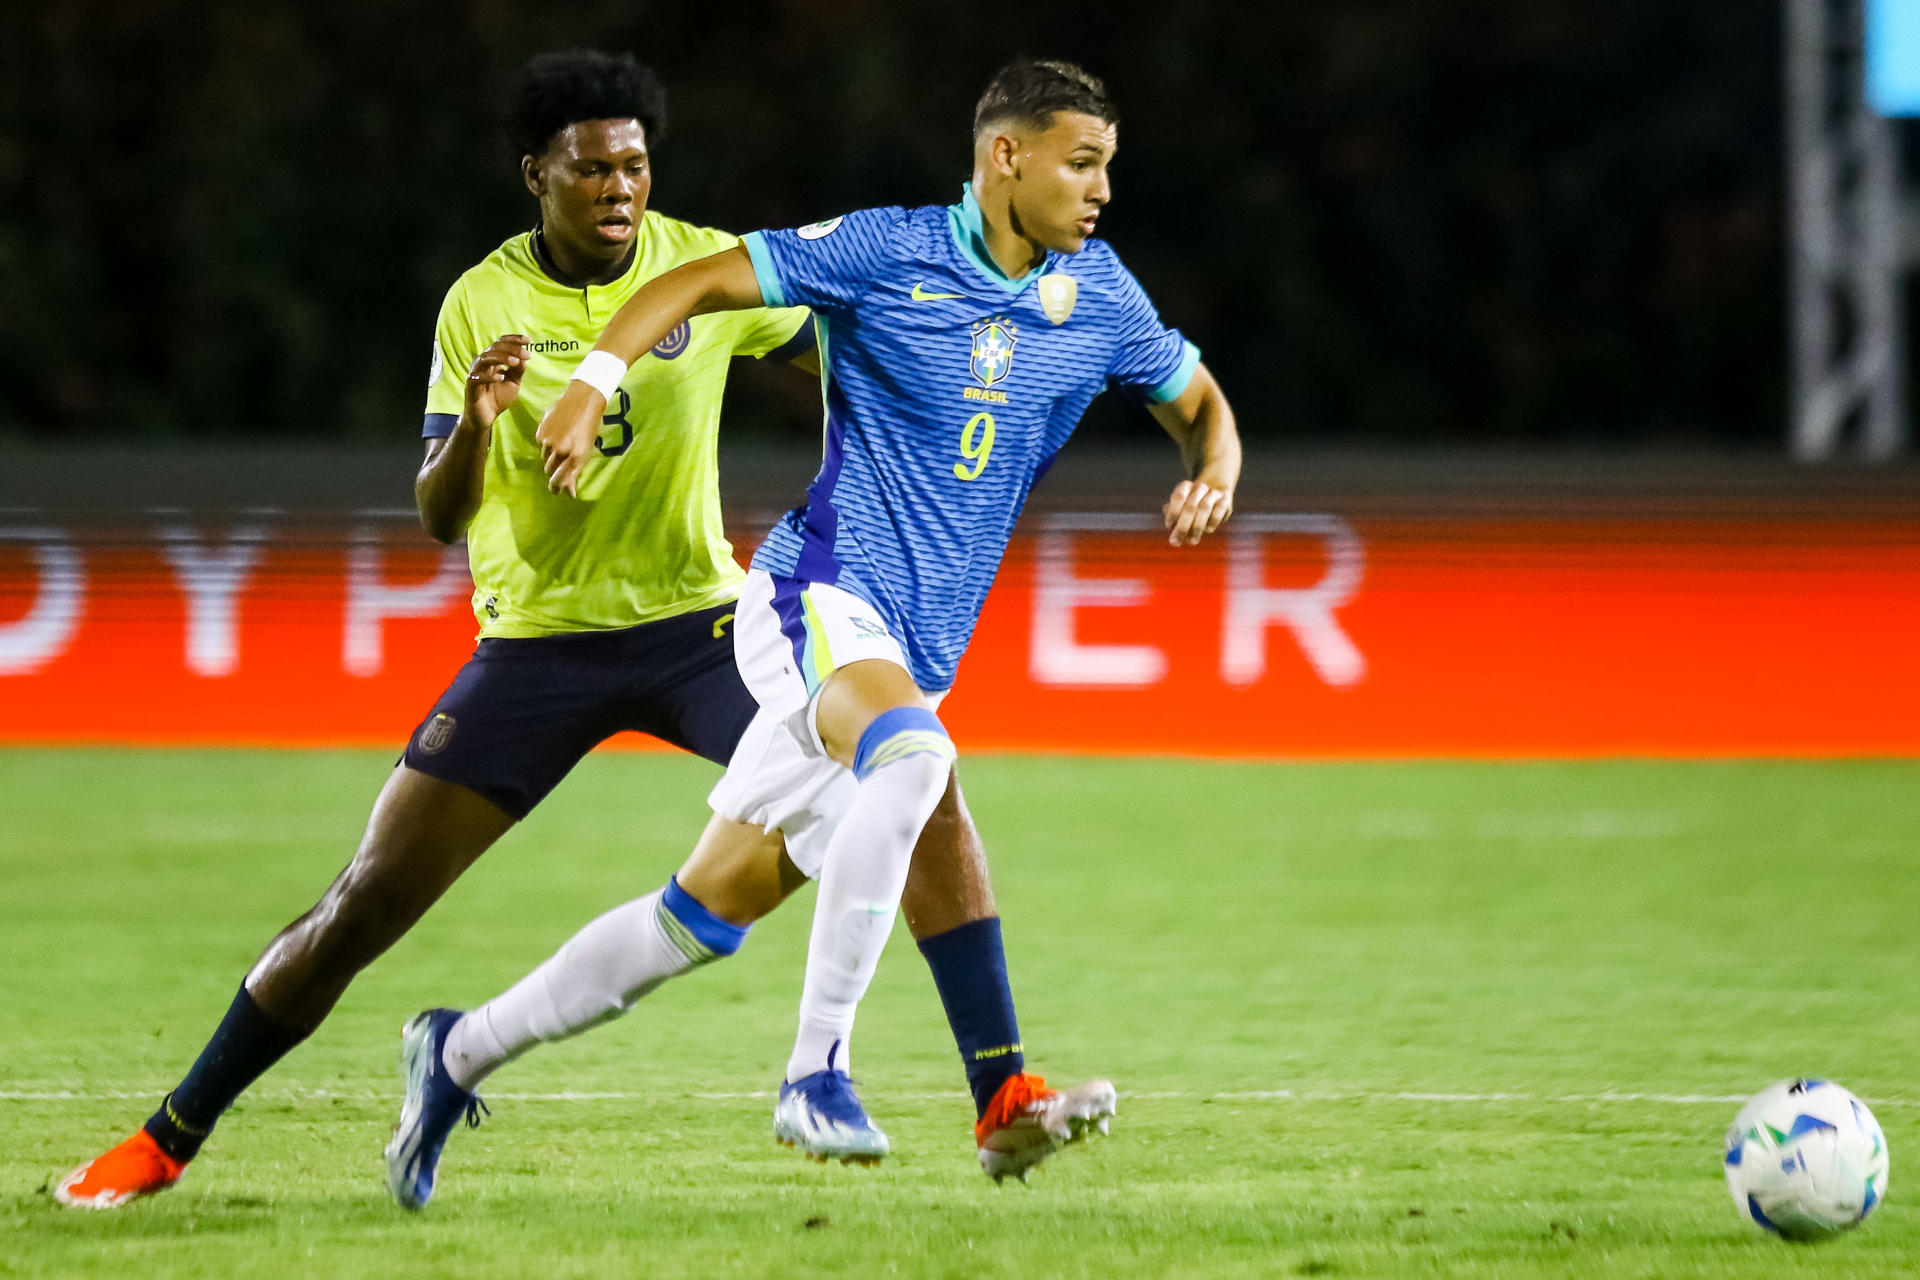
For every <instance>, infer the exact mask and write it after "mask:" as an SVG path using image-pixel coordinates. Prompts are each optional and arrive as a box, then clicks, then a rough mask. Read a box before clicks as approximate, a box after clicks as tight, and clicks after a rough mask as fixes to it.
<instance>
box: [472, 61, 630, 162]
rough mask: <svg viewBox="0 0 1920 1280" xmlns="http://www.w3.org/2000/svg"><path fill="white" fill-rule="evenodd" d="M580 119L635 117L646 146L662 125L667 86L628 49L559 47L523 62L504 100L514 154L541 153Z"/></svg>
mask: <svg viewBox="0 0 1920 1280" xmlns="http://www.w3.org/2000/svg"><path fill="white" fill-rule="evenodd" d="M582 120H638V121H639V122H640V127H641V128H643V129H645V130H646V131H647V145H648V146H649V147H653V146H657V145H658V144H659V142H660V139H661V137H662V135H663V134H665V132H666V128H667V91H666V89H665V88H664V87H663V86H662V85H661V83H660V77H659V76H657V75H655V74H654V73H653V70H652V68H650V67H647V66H644V65H642V64H641V63H639V62H638V61H636V60H635V59H634V56H633V55H632V54H630V53H602V52H600V51H599V50H597V49H564V50H561V51H559V52H557V53H543V54H541V55H540V56H539V57H537V58H535V59H533V60H532V61H531V62H529V63H527V65H526V67H525V69H524V70H522V71H521V72H520V78H519V79H518V80H517V81H515V82H514V86H513V92H512V94H511V95H510V96H509V97H508V99H507V114H506V120H505V122H504V123H505V125H506V130H507V141H508V142H509V143H511V144H512V145H513V147H514V154H515V155H517V156H537V155H543V154H545V152H546V150H547V146H548V144H549V143H551V142H552V141H553V135H554V134H556V133H558V132H560V131H561V130H562V129H564V128H566V127H567V126H568V125H570V124H578V123H580V122H581V121H582Z"/></svg>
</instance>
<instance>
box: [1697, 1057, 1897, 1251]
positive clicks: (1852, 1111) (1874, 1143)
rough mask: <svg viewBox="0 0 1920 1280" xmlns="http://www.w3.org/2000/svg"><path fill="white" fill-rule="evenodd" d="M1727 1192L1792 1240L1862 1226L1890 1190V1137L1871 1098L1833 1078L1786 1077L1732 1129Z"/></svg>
mask: <svg viewBox="0 0 1920 1280" xmlns="http://www.w3.org/2000/svg"><path fill="white" fill-rule="evenodd" d="M1726 1170H1727V1190H1729V1191H1731V1192H1732V1193H1733V1203H1734V1204H1735V1205H1736V1206H1738V1207H1739V1210H1740V1213H1741V1214H1742V1216H1744V1217H1746V1218H1747V1219H1748V1220H1749V1221H1751V1222H1752V1223H1754V1224H1755V1225H1756V1226H1759V1227H1764V1228H1765V1229H1766V1230H1768V1231H1771V1232H1773V1233H1774V1234H1776V1235H1781V1236H1785V1237H1786V1238H1787V1239H1789V1240H1825V1239H1828V1238H1829V1237H1831V1236H1836V1235H1839V1234H1840V1233H1841V1232H1842V1231H1845V1230H1847V1229H1848V1228H1850V1227H1855V1226H1858V1225H1859V1224H1860V1221H1861V1219H1863V1218H1865V1217H1866V1216H1867V1215H1868V1214H1869V1213H1872V1212H1873V1207H1874V1206H1875V1205H1877V1204H1879V1203H1880V1201H1881V1200H1883V1199H1884V1198H1885V1197H1886V1194H1887V1140H1886V1138H1884V1137H1883V1136H1881V1133H1880V1125H1879V1123H1878V1122H1877V1121H1876V1120H1874V1118H1873V1113H1872V1112H1871V1111H1868V1110H1867V1107H1866V1104H1865V1103H1863V1102H1861V1101H1860V1099H1858V1098H1856V1097H1854V1096H1853V1095H1852V1094H1851V1093H1848V1092H1847V1091H1846V1090H1845V1089H1842V1088H1841V1087H1840V1086H1839V1085H1837V1084H1834V1083H1832V1082H1831V1081H1827V1080H1782V1081H1780V1082H1779V1083H1778V1084H1773V1085H1768V1086H1767V1087H1766V1088H1764V1089H1762V1090H1761V1091H1760V1092H1759V1093H1756V1094H1754V1095H1753V1097H1752V1098H1751V1099H1750V1100H1748V1102H1747V1105H1746V1106H1744V1107H1741V1108H1740V1114H1739V1115H1737V1116H1735V1117H1734V1118H1733V1127H1732V1128H1731V1129H1728V1130H1727V1160H1726Z"/></svg>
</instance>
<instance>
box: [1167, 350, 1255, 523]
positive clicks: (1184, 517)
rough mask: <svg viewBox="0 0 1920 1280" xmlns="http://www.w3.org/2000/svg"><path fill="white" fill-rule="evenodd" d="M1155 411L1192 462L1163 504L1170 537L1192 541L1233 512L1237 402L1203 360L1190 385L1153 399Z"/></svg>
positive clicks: (1237, 461) (1237, 447) (1237, 453)
mask: <svg viewBox="0 0 1920 1280" xmlns="http://www.w3.org/2000/svg"><path fill="white" fill-rule="evenodd" d="M1151 412H1152V414H1153V416H1154V419H1155V420H1156V421H1157V422H1159V424H1160V425H1161V426H1162V427H1164V428H1165V429H1166V432H1167V434H1168V435H1170V436H1172V437H1173V439H1174V443H1175V444H1178V445H1179V446H1180V459H1181V461H1182V462H1184V463H1185V464H1186V468H1187V478H1186V479H1185V480H1182V481H1181V482H1180V483H1179V484H1177V485H1175V486H1174V489H1173V495H1172V496H1171V497H1169V498H1168V499H1167V503H1166V505H1165V506H1164V507H1162V508H1161V515H1162V516H1164V517H1165V519H1166V523H1167V541H1168V542H1171V543H1172V544H1173V545H1174V546H1176V547H1178V546H1182V545H1185V546H1192V545H1193V544H1195V543H1197V542H1199V541H1200V539H1202V538H1204V537H1206V536H1207V535H1208V534H1210V533H1212V532H1213V531H1214V530H1215V529H1218V528H1219V527H1220V526H1221V525H1223V524H1225V523H1226V522H1227V517H1228V516H1230V515H1232V514H1233V490H1234V486H1236V485H1238V484H1239V483H1240V432H1239V430H1238V429H1237V428H1236V427H1235V426H1234V424H1233V407H1232V406H1231V405H1229V404H1228V403H1227V397H1226V394H1225V393H1224V392H1222V391H1221V390H1220V384H1219V383H1217V382H1215V381H1214V380H1213V375H1212V374H1211V373H1209V372H1208V371H1207V366H1206V365H1204V364H1203V365H1200V366H1198V367H1197V368H1195V369H1194V371H1193V378H1192V380H1191V381H1189V382H1188V383H1187V389H1186V390H1185V391H1183V392H1181V393H1180V395H1179V396H1178V397H1177V398H1176V399H1173V400H1169V401H1168V402H1167V403H1165V404H1156V405H1153V406H1152V407H1151Z"/></svg>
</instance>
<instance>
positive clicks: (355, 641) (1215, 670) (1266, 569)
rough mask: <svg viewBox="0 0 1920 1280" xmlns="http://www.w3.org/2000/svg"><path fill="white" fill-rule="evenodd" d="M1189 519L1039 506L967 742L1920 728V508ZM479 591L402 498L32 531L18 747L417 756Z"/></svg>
mask: <svg viewBox="0 0 1920 1280" xmlns="http://www.w3.org/2000/svg"><path fill="white" fill-rule="evenodd" d="M1155 523H1156V522H1155V521H1154V520H1152V519H1151V518H1140V517H1136V516H1118V515H1114V516H1104V515H1051V516H1042V517H1035V518H1032V519H1030V520H1029V521H1028V522H1027V523H1026V524H1025V525H1023V529H1022V533H1021V534H1020V536H1018V537H1017V538H1016V539H1015V541H1014V544H1013V547H1012V548H1011V550H1010V551H1009V554H1008V557H1007V562H1006V565H1005V567H1004V568H1003V570H1002V572H1001V575H1000V579H999V582H998V583H997V584H996V585H995V587H994V590H993V593H992V596H991V597H990V599H989V601H988V606H987V610H986V613H985V615H984V616H983V617H982V619H981V623H980V628H979V631H978V633H977V635H976V637H975V640H974V644H973V647H972V649H971V650H970V651H969V653H968V655H967V657H966V659H965V660H964V662H963V663H962V664H961V668H960V677H959V683H958V685H957V686H956V689H955V692H954V695H953V696H952V697H951V698H949V699H948V701H947V702H946V704H945V705H944V706H943V707H942V710H941V716H942V719H944V720H945V721H946V722H947V723H948V725H949V726H950V728H951V729H952V731H953V733H954V736H955V738H956V739H957V740H958V741H959V743H960V745H961V747H962V749H963V750H969V751H982V750H989V751H991V750H1033V751H1049V752H1081V753H1096V754H1113V753H1127V754H1133V753H1171V754H1186V755H1221V756H1247V757H1281V758H1300V757H1318V758H1336V757H1414V756H1489V757H1497V756H1516V757H1517V756H1552V757H1568V756H1620V755H1633V756H1755V755H1767V756H1837V755H1915V754H1920V522H1905V521H1869V520H1798V521H1778V522H1769V521H1764V520H1759V521H1756V520H1733V519H1701V520H1677V519H1676V520H1649V519H1645V518H1621V519H1616V520H1608V519H1585V520H1580V521H1565V520H1546V519H1536V520H1515V519H1474V518H1460V517H1445V518H1431V519H1404V520H1386V519H1353V520H1349V519H1347V518H1344V517H1342V516H1341V515H1338V514H1334V513H1327V512H1322V513H1301V514H1266V515H1261V514H1244V513H1243V514H1242V515H1240V516H1237V517H1236V518H1235V520H1234V521H1233V523H1232V524H1230V525H1229V526H1228V527H1227V529H1226V530H1224V531H1223V532H1222V535H1221V536H1220V537H1219V538H1217V539H1216V540H1213V541H1210V542H1209V543H1207V544H1205V545H1203V546H1201V547H1198V548H1173V547H1169V546H1168V545H1167V544H1166V541H1165V538H1164V535H1162V534H1160V533H1159V532H1158V530H1157V528H1156V527H1155ZM469 590H470V584H469V581H468V578H467V572H466V563H465V552H464V549H462V548H452V549H444V548H441V547H438V546H436V545H434V544H432V543H430V542H428V541H427V540H426V539H425V538H424V536H423V535H421V534H420V533H419V531H418V529H417V528H416V527H415V526H413V525H412V524H411V522H410V521H407V520H403V519H399V518H395V517H393V516H392V515H391V514H388V515H386V516H378V517H376V516H369V517H367V518H365V519H362V520H360V521H358V522H357V523H351V524H343V525H330V526H325V527H321V526H314V525H300V524H297V523H294V522H291V521H288V520H287V519H286V518H284V517H266V516H263V517H261V518H260V519H257V520H251V521H243V522H240V523H221V524H218V525H211V524H207V523H205V522H200V523H195V522H194V521H193V520H192V519H190V518H184V517H183V518H180V519H177V520H172V521H166V520H161V521H158V522H156V523H153V524H148V525H139V526H131V525H130V526H127V527H125V528H123V529H122V530H120V531H118V532H115V533H113V534H111V535H102V534H97V533H96V534H89V533H88V532H87V531H85V530H82V529H79V528H64V527H61V526H60V525H58V524H57V523H54V522H50V521H49V522H35V523H31V524H15V525H7V524H4V523H0V742H8V743H83V742H85V743H150V744H256V745H275V746H331V745H383V746H389V747H393V748H395V749H396V750H397V749H398V747H399V745H400V744H401V743H402V742H403V740H404V739H405V737H406V735H407V733H408V732H409V731H410V730H411V729H412V727H413V726H414V724H415V723H417V721H418V720H419V719H420V718H421V717H422V716H423V715H424V714H425V712H426V711H427V709H428V708H429V706H430V705H431V704H432V702H433V699H434V697H435V695H436V694H438V693H439V691H440V690H441V689H442V688H443V687H444V686H445V685H446V684H447V682H448V681H449V680H450V679H451V678H452V676H453V673H454V671H455V670H456V669H457V668H458V667H459V665H460V663H461V662H462V661H463V660H464V659H465V658H466V656H467V654H468V653H469V652H470V651H471V649H472V644H473V632H474V624H473V618H472V614H471V612H470V609H469V604H468V599H467V597H468V593H469ZM622 743H626V744H631V745H635V746H640V745H643V744H642V743H641V741H640V739H638V738H637V737H635V736H634V735H623V736H622V738H621V739H617V740H616V744H615V745H619V744H622Z"/></svg>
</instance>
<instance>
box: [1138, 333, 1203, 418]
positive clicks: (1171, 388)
mask: <svg viewBox="0 0 1920 1280" xmlns="http://www.w3.org/2000/svg"><path fill="white" fill-rule="evenodd" d="M1199 367H1200V348H1198V347H1196V346H1194V345H1193V344H1192V343H1191V342H1189V343H1187V344H1186V350H1184V351H1182V352H1181V353H1180V364H1179V366H1178V367H1177V368H1176V369H1174V371H1173V372H1172V374H1170V375H1169V376H1168V377H1167V378H1166V379H1165V381H1163V382H1161V384H1160V385H1159V386H1157V387H1155V388H1154V389H1153V390H1151V391H1149V392H1147V399H1148V401H1150V402H1151V403H1153V404H1165V403H1166V402H1167V401H1169V400H1178V399H1179V398H1180V395H1181V393H1182V392H1184V391H1185V390H1186V389H1187V384H1188V383H1189V382H1192V381H1193V371H1194V370H1195V369H1198V368H1199Z"/></svg>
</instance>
